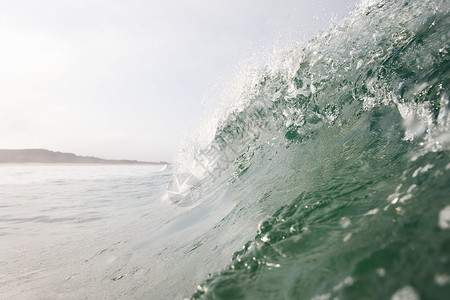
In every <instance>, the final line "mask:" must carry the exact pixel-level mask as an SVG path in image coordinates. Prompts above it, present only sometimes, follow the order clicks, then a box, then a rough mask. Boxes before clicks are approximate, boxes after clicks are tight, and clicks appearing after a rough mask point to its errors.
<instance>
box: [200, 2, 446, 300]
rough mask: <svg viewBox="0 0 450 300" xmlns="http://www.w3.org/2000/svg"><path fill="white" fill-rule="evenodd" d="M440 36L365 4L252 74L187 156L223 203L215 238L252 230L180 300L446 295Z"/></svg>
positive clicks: (442, 15)
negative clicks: (236, 102)
mask: <svg viewBox="0 0 450 300" xmlns="http://www.w3.org/2000/svg"><path fill="white" fill-rule="evenodd" d="M449 22H450V17H449V3H448V1H438V0H428V1H393V0H392V1H389V0H387V1H376V2H374V1H372V3H369V4H365V5H360V7H359V8H358V9H357V10H355V11H354V12H353V13H352V14H351V15H350V16H349V17H348V18H346V19H345V20H344V21H343V22H342V23H341V24H340V25H338V26H336V27H335V28H333V29H330V30H328V31H327V32H324V33H321V34H319V35H318V36H316V37H315V38H314V39H312V40H311V41H310V42H309V43H308V44H306V45H305V46H304V47H300V48H298V49H295V50H293V51H290V52H288V53H285V54H284V56H283V57H282V58H280V59H279V61H278V62H277V63H276V64H275V65H276V66H270V67H267V68H265V69H261V70H259V71H257V72H255V73H256V74H254V76H253V77H252V80H251V81H252V82H253V83H252V84H249V85H248V86H246V88H245V89H244V90H242V93H241V94H242V95H241V98H242V99H243V100H242V103H243V105H241V107H240V108H239V109H236V110H234V111H231V112H230V113H229V114H228V116H227V117H226V118H225V119H223V121H222V122H221V123H220V125H219V127H218V129H217V131H216V135H215V138H214V140H213V141H212V142H211V143H210V145H209V146H208V147H206V148H203V149H197V152H196V153H197V155H200V154H201V155H203V156H202V157H207V158H208V160H209V162H211V164H210V166H212V167H211V169H210V170H209V172H210V173H211V174H212V175H213V176H214V178H216V180H215V184H216V186H221V187H222V189H224V190H226V192H225V193H226V195H229V198H230V199H231V198H233V199H235V201H236V204H235V207H234V209H233V210H232V211H231V212H230V213H229V214H228V215H227V217H226V218H224V219H223V220H222V221H221V222H220V223H219V224H217V228H220V227H225V228H234V229H235V230H236V232H239V230H240V229H242V230H244V231H245V230H247V231H248V230H249V229H248V228H247V227H246V226H248V224H249V223H250V222H247V220H253V219H255V218H260V220H261V219H263V220H265V221H263V222H261V223H260V226H259V227H258V229H257V230H256V229H254V230H253V229H250V231H251V230H253V232H254V234H253V235H254V238H252V239H250V240H249V241H248V242H247V243H246V244H245V246H244V247H243V249H242V250H240V251H237V252H236V253H235V254H234V255H233V257H232V259H231V262H230V264H229V265H228V266H227V267H225V268H222V269H221V270H219V271H217V272H216V273H213V274H211V275H210V276H209V277H208V278H207V279H205V281H204V282H203V283H201V284H200V285H199V287H198V290H197V291H196V292H195V293H194V294H193V295H192V299H334V298H335V297H338V298H339V299H389V298H392V299H446V298H447V297H448V295H450V229H449V227H450V198H449V195H450V179H449V178H450V177H449V172H450V156H449V150H450V132H449V126H450V115H449V109H450V108H449V101H448V97H449V94H450V93H449V81H450V59H449V58H450V55H449V51H450V44H449V35H450V26H449ZM225 198H226V197H225ZM215 228H216V227H215ZM214 230H216V229H212V231H214ZM217 230H219V229H217ZM211 234H214V232H212V233H211ZM236 235H238V233H236ZM402 297H403V298H402ZM405 297H406V298H405ZM408 297H409V298H408ZM414 297H416V298H414Z"/></svg>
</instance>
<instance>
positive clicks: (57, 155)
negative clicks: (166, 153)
mask: <svg viewBox="0 0 450 300" xmlns="http://www.w3.org/2000/svg"><path fill="white" fill-rule="evenodd" d="M0 164H27V165H46V164H53V165H54V164H80V165H91V164H101V165H168V164H170V163H168V162H165V161H159V162H147V161H138V160H129V159H103V158H98V157H93V156H79V155H76V154H73V153H65V152H58V151H50V150H47V149H0Z"/></svg>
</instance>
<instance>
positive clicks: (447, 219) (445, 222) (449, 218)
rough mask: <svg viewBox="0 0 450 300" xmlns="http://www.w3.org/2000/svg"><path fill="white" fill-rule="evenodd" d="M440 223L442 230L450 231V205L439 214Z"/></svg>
mask: <svg viewBox="0 0 450 300" xmlns="http://www.w3.org/2000/svg"><path fill="white" fill-rule="evenodd" d="M438 223H439V227H440V228H441V229H442V230H446V229H450V205H447V206H446V207H444V208H443V209H442V210H441V211H440V212H439V222H438Z"/></svg>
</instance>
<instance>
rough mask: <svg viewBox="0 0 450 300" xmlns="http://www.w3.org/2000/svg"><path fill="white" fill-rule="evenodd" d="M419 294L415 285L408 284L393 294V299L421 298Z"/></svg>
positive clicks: (410, 299)
mask: <svg viewBox="0 0 450 300" xmlns="http://www.w3.org/2000/svg"><path fill="white" fill-rule="evenodd" d="M419 299H420V297H419V294H418V293H417V292H416V290H414V288H413V287H411V286H409V285H407V286H405V287H403V288H401V289H399V290H398V291H396V292H395V293H394V295H392V297H391V300H419Z"/></svg>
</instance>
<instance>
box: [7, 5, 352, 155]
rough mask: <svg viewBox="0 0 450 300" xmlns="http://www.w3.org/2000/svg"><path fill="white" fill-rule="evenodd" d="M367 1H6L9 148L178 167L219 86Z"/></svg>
mask: <svg viewBox="0 0 450 300" xmlns="http://www.w3.org/2000/svg"><path fill="white" fill-rule="evenodd" d="M355 2H356V0H340V1H339V0H328V1H326V0H323V1H321V0H318V1H311V0H308V1H306V0H296V1H287V0H286V1H280V0H273V1H272V0H270V1H269V0H247V1H243V0H240V1H237V0H185V1H182V0H176V1H175V0H164V1H162V0H161V1H152V0H147V1H143V0H142V1H141V0H130V1H118V0H108V1H103V0H88V1H85V0H77V1H69V0H40V1H35V0H4V1H1V2H0V41H1V47H0V149H21V148H46V149H51V150H55V151H64V152H73V153H77V154H79V155H94V156H99V157H104V158H118V159H119V158H127V159H139V160H155V161H156V160H169V161H170V160H172V158H173V156H174V155H175V154H176V151H177V147H178V146H179V144H180V140H181V138H182V136H183V135H184V134H185V133H186V132H188V131H191V130H195V128H196V127H197V126H198V125H199V122H200V119H201V118H202V117H204V116H205V108H204V105H203V104H202V103H203V102H204V100H205V94H206V93H208V90H209V89H210V87H211V86H213V85H215V84H216V83H217V80H220V78H223V77H224V75H226V74H228V73H230V72H232V71H235V70H236V66H237V65H238V64H239V63H241V62H242V61H243V60H245V59H247V58H248V57H250V56H253V57H254V56H255V55H256V56H257V55H258V53H259V52H263V50H267V49H270V48H274V47H276V45H285V46H286V45H288V46H289V45H294V44H295V43H298V42H300V41H305V40H306V39H308V38H309V37H311V36H312V35H313V34H314V33H315V32H317V31H318V30H320V29H323V28H326V27H328V26H329V25H330V22H332V21H336V20H337V19H340V18H341V17H342V16H344V15H346V14H347V13H348V12H349V11H350V10H352V9H353V7H354V5H355ZM207 101H209V104H211V102H212V105H213V106H214V105H215V103H214V99H207Z"/></svg>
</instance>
